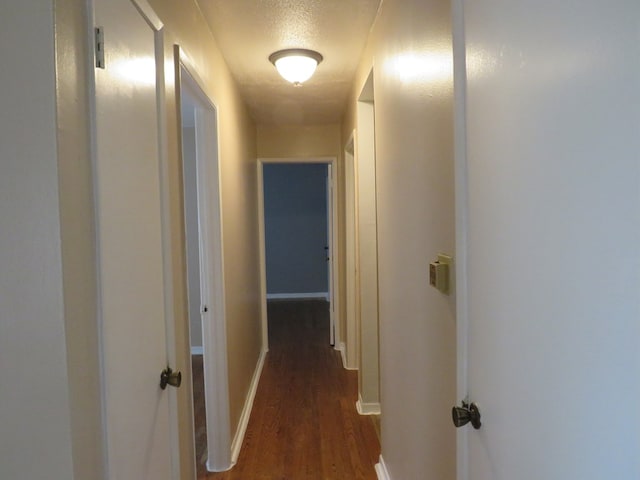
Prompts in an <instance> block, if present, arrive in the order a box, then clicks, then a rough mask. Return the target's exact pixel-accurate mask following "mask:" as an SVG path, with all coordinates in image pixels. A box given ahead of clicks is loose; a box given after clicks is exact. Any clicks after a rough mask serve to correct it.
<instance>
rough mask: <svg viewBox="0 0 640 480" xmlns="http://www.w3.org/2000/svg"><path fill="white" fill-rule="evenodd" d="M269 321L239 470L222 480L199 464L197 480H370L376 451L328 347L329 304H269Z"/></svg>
mask: <svg viewBox="0 0 640 480" xmlns="http://www.w3.org/2000/svg"><path fill="white" fill-rule="evenodd" d="M268 315H269V345H270V346H269V353H268V354H267V358H266V361H265V365H264V368H263V372H262V378H261V379H260V384H259V386H258V391H257V394H256V398H255V401H254V406H253V411H252V413H251V418H250V420H249V425H248V427H247V432H246V435H245V438H244V442H243V446H242V451H241V452H240V456H239V458H238V463H237V464H236V466H235V467H234V468H233V469H231V470H230V471H228V472H222V473H207V472H206V471H205V470H204V468H202V466H201V465H199V466H198V479H199V480H205V479H206V480H375V479H376V474H375V470H374V464H375V463H376V461H377V459H378V457H379V455H380V444H379V441H378V437H377V434H376V431H375V429H374V426H373V423H372V421H371V419H370V418H369V417H366V416H360V415H359V414H358V413H357V411H356V408H355V403H356V400H357V383H358V380H357V373H356V372H353V371H347V370H344V369H343V368H342V362H341V358H340V353H339V352H338V351H336V350H334V349H333V348H332V347H331V346H330V345H329V312H328V303H327V302H324V301H316V300H313V301H308V300H307V301H274V302H269V305H268ZM196 401H197V400H194V403H195V402H196ZM201 417H202V415H201ZM196 428H197V427H196ZM201 449H202V447H199V450H201ZM205 451H206V447H205ZM200 463H201V462H200Z"/></svg>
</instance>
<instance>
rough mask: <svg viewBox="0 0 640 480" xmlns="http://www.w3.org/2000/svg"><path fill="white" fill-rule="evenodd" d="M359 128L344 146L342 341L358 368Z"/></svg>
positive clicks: (350, 363)
mask: <svg viewBox="0 0 640 480" xmlns="http://www.w3.org/2000/svg"><path fill="white" fill-rule="evenodd" d="M355 138H356V131H355V130H353V131H352V132H351V135H350V136H349V139H348V140H347V143H346V145H345V147H344V186H345V190H344V194H345V199H344V205H345V264H346V272H345V273H346V274H345V281H346V285H345V295H346V298H345V302H346V306H345V307H346V308H345V311H346V318H345V336H346V338H345V339H344V341H343V342H342V343H341V344H340V352H341V353H342V364H343V366H344V368H345V369H347V370H358V364H359V359H360V354H359V352H358V347H359V344H360V341H359V337H360V322H359V318H360V311H359V310H360V289H359V280H358V276H359V274H358V272H359V267H358V227H357V225H358V208H357V198H358V183H357V172H356V170H357V169H356V156H355V155H356V154H355Z"/></svg>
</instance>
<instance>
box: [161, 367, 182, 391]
mask: <svg viewBox="0 0 640 480" xmlns="http://www.w3.org/2000/svg"><path fill="white" fill-rule="evenodd" d="M181 383H182V373H181V372H174V371H173V370H171V368H170V367H167V368H165V369H164V370H163V371H162V373H161V374H160V388H161V389H162V390H164V389H165V388H167V385H171V386H172V387H176V388H178V387H179V386H180V384H181Z"/></svg>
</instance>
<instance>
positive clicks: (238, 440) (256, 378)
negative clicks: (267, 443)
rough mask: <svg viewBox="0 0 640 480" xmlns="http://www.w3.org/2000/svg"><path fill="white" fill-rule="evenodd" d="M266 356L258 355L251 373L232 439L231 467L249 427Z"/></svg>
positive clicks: (264, 351)
mask: <svg viewBox="0 0 640 480" xmlns="http://www.w3.org/2000/svg"><path fill="white" fill-rule="evenodd" d="M266 356H267V352H266V350H263V351H262V352H261V353H260V358H259V359H258V364H257V365H256V369H255V371H254V372H253V378H252V379H251V385H250V387H249V393H248V394H247V398H246V400H245V402H244V408H243V409H242V414H241V415H240V422H239V424H238V429H237V430H236V434H235V436H234V437H233V442H232V443H231V465H235V464H236V462H237V461H238V456H239V455H240V449H241V448H242V442H243V441H244V435H245V433H247V425H249V417H250V416H251V409H252V408H253V401H254V400H255V398H256V391H257V390H258V383H259V382H260V375H261V374H262V367H264V359H265V358H266Z"/></svg>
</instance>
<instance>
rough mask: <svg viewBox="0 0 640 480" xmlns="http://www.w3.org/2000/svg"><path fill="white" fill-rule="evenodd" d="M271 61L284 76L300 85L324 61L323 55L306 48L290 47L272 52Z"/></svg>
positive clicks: (297, 85)
mask: <svg viewBox="0 0 640 480" xmlns="http://www.w3.org/2000/svg"><path fill="white" fill-rule="evenodd" d="M269 61H270V62H271V63H273V64H274V65H275V67H276V69H277V70H278V73H279V74H280V75H281V76H282V78H284V79H285V80H287V81H289V82H291V83H293V84H294V85H295V86H296V87H299V86H300V85H302V83H303V82H305V81H307V80H309V79H310V78H311V75H313V72H315V70H316V67H317V66H318V64H319V63H320V62H321V61H322V55H320V54H319V53H318V52H314V51H313V50H306V49H304V48H289V49H287V50H278V51H277V52H275V53H272V54H271V55H269Z"/></svg>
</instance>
